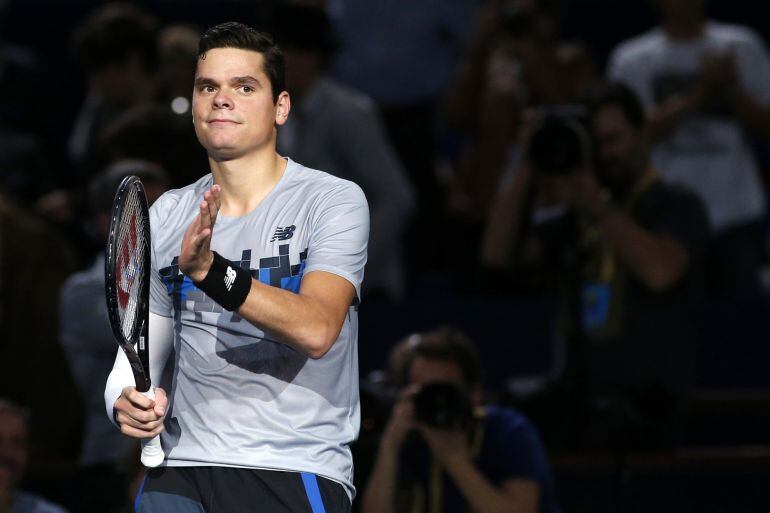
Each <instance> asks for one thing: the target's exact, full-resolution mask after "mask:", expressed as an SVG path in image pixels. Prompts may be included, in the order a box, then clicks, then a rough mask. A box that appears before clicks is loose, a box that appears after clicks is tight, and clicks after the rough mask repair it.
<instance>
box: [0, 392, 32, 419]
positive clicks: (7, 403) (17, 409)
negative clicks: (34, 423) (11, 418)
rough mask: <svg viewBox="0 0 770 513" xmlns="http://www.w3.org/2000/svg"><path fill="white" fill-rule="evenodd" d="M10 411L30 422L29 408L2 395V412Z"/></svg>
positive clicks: (0, 398) (0, 400)
mask: <svg viewBox="0 0 770 513" xmlns="http://www.w3.org/2000/svg"><path fill="white" fill-rule="evenodd" d="M3 412H8V413H10V414H12V415H16V416H17V417H19V418H20V419H21V420H23V421H24V422H25V423H28V422H29V410H28V409H27V408H25V407H23V406H20V405H19V404H16V403H15V402H13V401H11V400H9V399H5V398H2V397H0V413H3Z"/></svg>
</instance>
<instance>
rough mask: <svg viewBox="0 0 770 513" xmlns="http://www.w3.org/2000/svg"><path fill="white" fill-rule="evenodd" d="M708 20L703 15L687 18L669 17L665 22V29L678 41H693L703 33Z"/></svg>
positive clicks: (671, 37) (669, 35) (668, 34)
mask: <svg viewBox="0 0 770 513" xmlns="http://www.w3.org/2000/svg"><path fill="white" fill-rule="evenodd" d="M705 25H706V20H705V18H704V17H703V16H694V17H692V18H689V19H687V20H682V19H667V20H665V21H664V22H663V31H664V32H665V33H666V35H667V36H668V37H669V38H670V39H673V40H676V41H692V40H694V39H698V38H700V37H701V36H702V35H703V28H704V26H705Z"/></svg>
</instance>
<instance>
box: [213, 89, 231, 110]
mask: <svg viewBox="0 0 770 513" xmlns="http://www.w3.org/2000/svg"><path fill="white" fill-rule="evenodd" d="M232 107H233V101H232V98H230V97H229V96H228V95H227V94H226V92H225V91H224V90H223V89H220V90H219V91H218V92H217V94H216V96H214V108H215V109H231V108H232Z"/></svg>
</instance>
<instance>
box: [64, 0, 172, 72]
mask: <svg viewBox="0 0 770 513" xmlns="http://www.w3.org/2000/svg"><path fill="white" fill-rule="evenodd" d="M158 27H159V25H158V21H157V19H156V18H155V17H154V16H153V15H152V14H150V13H149V12H147V11H145V10H144V9H142V8H140V7H137V6H135V5H130V4H123V3H117V2H116V3H109V4H106V5H104V6H102V7H100V8H98V9H96V10H95V11H94V12H93V13H91V15H90V16H89V17H88V18H87V19H86V20H85V21H84V22H83V23H82V24H81V25H80V26H78V28H77V29H75V32H74V34H73V38H72V47H73V50H74V52H75V55H76V57H77V59H78V60H79V61H80V63H81V64H82V65H83V66H85V67H86V69H88V70H91V71H101V70H103V69H105V68H107V67H109V66H111V65H116V64H121V63H124V62H126V60H127V59H128V58H129V57H130V56H131V55H138V56H139V57H140V58H141V59H142V63H143V65H144V68H145V70H147V71H153V70H154V69H155V67H156V64H157V57H158V51H157V46H158V45H157V36H158Z"/></svg>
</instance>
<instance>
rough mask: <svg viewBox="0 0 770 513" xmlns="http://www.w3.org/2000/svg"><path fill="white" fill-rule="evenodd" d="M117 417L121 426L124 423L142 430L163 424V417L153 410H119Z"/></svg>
mask: <svg viewBox="0 0 770 513" xmlns="http://www.w3.org/2000/svg"><path fill="white" fill-rule="evenodd" d="M117 417H118V423H120V425H121V426H122V425H124V424H125V425H126V426H131V427H133V428H136V429H140V430H142V431H151V430H153V429H156V428H157V427H158V425H159V424H163V418H162V417H158V416H157V415H155V412H154V411H149V412H146V411H145V412H143V411H136V412H119V413H118V416H117Z"/></svg>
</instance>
